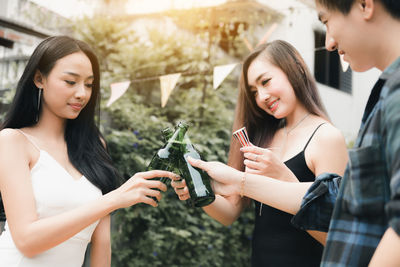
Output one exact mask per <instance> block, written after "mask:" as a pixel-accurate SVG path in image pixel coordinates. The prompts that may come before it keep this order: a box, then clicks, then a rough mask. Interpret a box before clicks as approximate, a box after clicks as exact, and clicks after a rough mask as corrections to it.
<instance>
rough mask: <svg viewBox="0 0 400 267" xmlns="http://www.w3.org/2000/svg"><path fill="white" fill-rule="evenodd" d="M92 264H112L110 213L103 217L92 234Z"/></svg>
mask: <svg viewBox="0 0 400 267" xmlns="http://www.w3.org/2000/svg"><path fill="white" fill-rule="evenodd" d="M90 265H91V266H93V267H109V266H111V238H110V215H107V216H106V217H104V218H102V219H101V220H100V222H99V224H98V225H97V227H96V229H95V231H94V232H93V235H92V242H91V248H90Z"/></svg>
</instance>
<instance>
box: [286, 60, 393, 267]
mask: <svg viewBox="0 0 400 267" xmlns="http://www.w3.org/2000/svg"><path fill="white" fill-rule="evenodd" d="M323 176H325V178H324V177H317V179H316V181H315V184H314V187H311V188H310V190H309V191H308V193H307V194H306V196H305V197H304V199H303V203H302V207H301V210H300V211H299V213H298V214H297V215H296V216H295V217H294V218H293V223H294V224H295V225H297V226H299V227H300V228H302V229H309V230H324V229H326V227H327V224H326V222H327V221H329V220H327V218H329V217H330V214H331V213H330V212H331V210H329V207H331V206H333V205H332V203H333V201H334V199H335V196H336V193H337V186H338V179H336V182H335V179H334V178H335V176H333V175H330V176H329V177H327V176H326V174H324V175H323ZM317 183H319V186H318V185H317ZM340 183H341V185H340V189H339V192H338V193H337V199H336V203H335V205H334V210H333V214H332V218H331V220H330V225H329V231H328V238H327V244H326V246H325V250H324V254H323V257H322V262H321V266H324V267H342V266H343V267H344V266H346V267H347V266H367V265H368V263H369V261H370V260H371V257H372V256H373V254H374V252H375V249H376V247H377V246H378V244H379V242H380V240H381V238H382V236H383V234H384V233H385V231H386V230H387V229H388V228H389V227H391V228H393V230H394V231H395V232H396V233H397V234H398V235H400V58H398V59H397V60H396V61H395V62H394V63H392V64H391V65H390V66H389V67H388V68H387V69H386V70H385V71H384V72H383V73H382V75H381V76H380V79H379V80H378V82H377V83H376V84H375V86H374V88H373V90H372V92H371V95H370V98H369V100H368V103H367V107H366V110H365V112H364V116H363V120H362V124H361V129H360V132H359V134H358V138H357V140H356V143H355V146H354V148H353V149H350V150H349V163H348V165H347V168H346V171H345V174H344V176H343V179H341V181H340ZM321 184H322V186H321ZM317 188H319V190H316V189H317ZM324 188H325V189H324ZM321 189H322V190H321Z"/></svg>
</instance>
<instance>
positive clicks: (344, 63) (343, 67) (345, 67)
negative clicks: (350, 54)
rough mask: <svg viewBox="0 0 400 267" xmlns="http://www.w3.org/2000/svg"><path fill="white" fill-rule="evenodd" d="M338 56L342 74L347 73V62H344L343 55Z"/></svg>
mask: <svg viewBox="0 0 400 267" xmlns="http://www.w3.org/2000/svg"><path fill="white" fill-rule="evenodd" d="M339 56H340V64H341V65H342V70H343V72H346V71H347V69H348V68H349V65H350V64H349V62H347V61H344V59H343V58H344V55H339Z"/></svg>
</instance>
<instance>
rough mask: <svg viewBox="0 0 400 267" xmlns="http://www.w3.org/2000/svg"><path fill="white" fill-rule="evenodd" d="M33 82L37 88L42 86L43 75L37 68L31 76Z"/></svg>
mask: <svg viewBox="0 0 400 267" xmlns="http://www.w3.org/2000/svg"><path fill="white" fill-rule="evenodd" d="M33 82H34V83H35V85H36V87H37V88H43V75H42V73H41V72H40V71H39V70H36V72H35V75H34V76H33Z"/></svg>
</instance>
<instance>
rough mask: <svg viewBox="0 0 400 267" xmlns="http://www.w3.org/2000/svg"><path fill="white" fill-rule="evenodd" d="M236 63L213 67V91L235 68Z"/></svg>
mask: <svg viewBox="0 0 400 267" xmlns="http://www.w3.org/2000/svg"><path fill="white" fill-rule="evenodd" d="M236 65H237V63H233V64H228V65H223V66H216V67H214V83H213V85H214V89H217V88H218V86H219V85H220V84H221V83H222V82H223V81H224V80H225V78H226V76H228V75H229V73H231V71H232V70H233V69H234V68H235V66H236Z"/></svg>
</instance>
